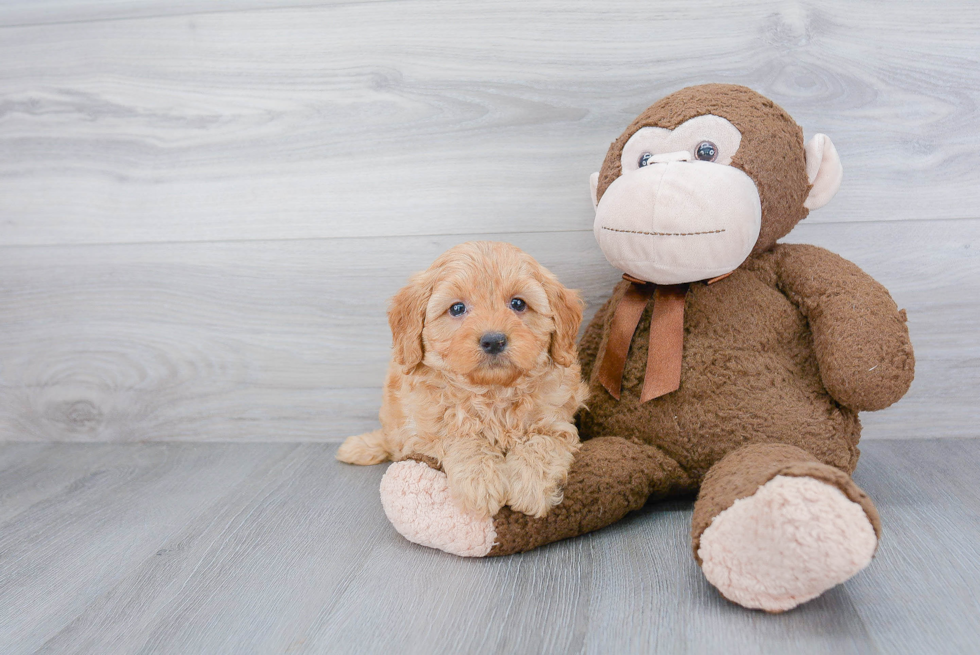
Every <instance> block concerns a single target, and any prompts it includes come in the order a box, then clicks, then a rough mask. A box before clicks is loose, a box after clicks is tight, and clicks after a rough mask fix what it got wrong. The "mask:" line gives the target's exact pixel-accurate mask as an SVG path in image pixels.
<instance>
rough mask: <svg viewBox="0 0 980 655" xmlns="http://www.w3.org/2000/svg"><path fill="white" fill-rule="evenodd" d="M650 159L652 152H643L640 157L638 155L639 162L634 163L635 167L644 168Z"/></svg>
mask: <svg viewBox="0 0 980 655" xmlns="http://www.w3.org/2000/svg"><path fill="white" fill-rule="evenodd" d="M651 159H653V153H652V152H644V153H643V154H642V155H640V161H638V162H636V163H637V165H638V166H639V167H640V168H643V167H644V166H646V165H647V164H649V163H650V160H651Z"/></svg>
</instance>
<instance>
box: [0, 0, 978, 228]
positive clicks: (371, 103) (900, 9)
mask: <svg viewBox="0 0 980 655" xmlns="http://www.w3.org/2000/svg"><path fill="white" fill-rule="evenodd" d="M272 4H273V3H271V2H268V3H266V2H253V1H251V0H247V1H246V0H240V1H239V2H234V3H221V5H220V8H219V11H217V12H216V13H201V11H202V8H204V9H206V7H207V6H205V5H202V4H200V3H193V2H190V1H188V0H182V1H181V2H176V3H164V2H161V1H159V0H154V1H148V2H136V3H125V4H124V3H119V2H114V1H110V0H93V1H90V2H83V3H80V4H77V5H73V4H71V3H68V2H53V1H50V0H45V1H44V2H40V3H38V2H27V1H26V0H19V1H16V2H12V3H4V8H3V9H2V11H0V24H3V23H5V24H6V25H8V27H5V28H0V33H2V38H0V62H3V64H2V67H0V72H2V74H0V98H2V101H0V152H3V153H6V154H5V155H4V156H3V157H0V242H2V243H4V244H65V243H130V242H148V241H150V242H159V241H186V240H195V241H196V240H241V239H270V238H275V239H300V238H313V237H315V238H320V237H337V236H345V237H353V236H382V235H425V234H486V233H515V232H527V231H543V230H559V231H560V230H567V229H587V228H588V227H589V226H590V225H591V222H592V213H591V207H590V203H589V199H588V187H587V179H588V176H589V174H590V173H591V172H592V171H594V170H596V169H597V167H598V166H599V164H600V162H601V161H602V158H603V156H604V154H605V150H606V148H607V146H608V144H609V142H610V141H611V140H612V139H613V138H614V137H615V136H616V135H617V134H618V133H619V132H620V131H621V130H622V129H623V127H624V126H625V125H626V124H627V123H628V122H629V121H630V120H631V119H632V118H633V117H634V116H635V115H636V114H637V113H638V112H639V111H640V110H641V109H642V108H644V107H645V106H647V105H648V104H650V103H651V102H653V101H654V100H656V99H658V98H659V97H661V96H662V95H664V94H666V93H668V92H670V91H672V90H674V89H677V88H680V87H683V86H686V85H689V84H693V83H700V82H706V81H719V82H737V83H743V84H748V85H750V86H752V87H754V88H756V89H758V90H759V91H761V92H763V93H765V94H767V95H769V96H770V97H772V98H773V99H774V100H776V101H777V102H779V103H780V104H782V105H784V106H785V107H786V108H787V109H788V110H789V111H790V112H791V113H792V114H793V115H794V117H795V118H796V119H797V120H798V121H799V122H800V123H801V124H802V125H803V126H804V128H805V129H806V131H807V132H808V134H813V133H815V132H825V133H827V134H829V135H831V137H832V138H833V139H834V141H835V143H837V145H838V149H839V151H840V153H841V157H842V159H843V163H844V167H845V170H846V171H847V173H846V182H845V184H844V187H843V190H842V191H841V194H840V197H839V199H838V200H837V201H836V202H835V203H834V204H833V205H832V206H831V207H828V208H826V209H824V210H822V211H821V212H817V213H816V214H815V215H814V217H813V219H812V220H813V221H814V222H841V221H846V222H850V221H866V220H884V219H922V218H944V219H952V218H966V217H977V213H976V207H977V206H978V204H980V173H978V171H980V109H978V107H980V49H978V48H977V46H976V44H977V43H978V42H980V4H978V3H976V2H975V1H974V0H957V1H951V2H944V3H942V4H937V3H921V2H911V1H906V2H894V3H889V4H888V10H887V11H884V10H883V9H882V5H881V4H880V3H878V2H871V1H862V2H854V1H851V0H847V1H845V0H836V1H834V2H823V1H821V2H817V1H812V2H783V1H782V0H779V1H777V0H767V1H755V2H745V3H734V4H733V3H730V2H727V1H722V0H710V1H705V2H698V3H691V2H688V1H687V0H671V1H670V2H658V3H652V4H651V3H645V4H643V5H637V4H636V3H635V2H628V1H626V0H620V1H617V2H604V3H600V4H596V3H585V2H569V1H567V0H562V1H561V2H558V1H556V0H550V1H547V2H534V3H527V2H520V1H517V0H513V1H509V2H493V3H476V2H461V3H444V2H437V1H435V0H408V1H404V2H395V1H387V2H345V3H321V4H319V5H316V4H311V5H310V6H299V7H285V8H281V9H275V10H272V9H262V10H259V9H255V10H249V9H254V8H255V7H262V6H265V7H269V6H271V5H272ZM298 4H300V5H305V4H309V3H304V2H300V3H298ZM234 9H241V11H232V10H234ZM61 11H64V12H65V14H64V20H65V21H67V22H65V23H63V24H41V25H23V23H25V22H26V23H30V22H42V23H43V22H46V21H50V20H53V19H52V18H51V17H52V16H55V15H56V13H57V12H61ZM159 13H163V14H185V15H157V14H159ZM140 16H146V17H145V18H140ZM109 19H116V20H109ZM122 19H125V20H122ZM18 24H21V26H17V25H18Z"/></svg>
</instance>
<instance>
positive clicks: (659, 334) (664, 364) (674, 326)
mask: <svg viewBox="0 0 980 655" xmlns="http://www.w3.org/2000/svg"><path fill="white" fill-rule="evenodd" d="M728 275H730V273H729V274H725V275H720V276H718V277H716V278H712V279H711V280H708V284H711V283H712V282H717V281H718V280H720V279H722V278H724V277H728ZM623 279H624V280H626V281H628V282H629V283H630V286H629V288H628V289H627V290H626V293H625V294H623V297H622V298H621V299H620V300H619V303H618V304H617V305H616V309H615V311H614V313H613V319H612V324H611V325H610V326H609V337H608V339H607V340H606V352H605V354H604V355H603V357H602V363H601V364H600V365H599V374H598V379H599V382H600V383H601V384H602V386H603V387H605V388H606V391H608V392H609V393H610V394H612V397H613V398H615V399H616V400H619V396H620V393H621V391H622V387H623V369H624V368H625V366H626V355H627V354H629V349H630V343H631V342H632V341H633V334H634V333H635V332H636V326H637V325H639V323H640V317H641V316H643V310H644V309H646V306H647V304H648V303H649V302H650V298H653V313H652V314H651V316H650V341H649V348H648V350H647V368H646V373H645V374H644V377H643V392H642V393H641V394H640V402H641V403H645V402H646V401H648V400H653V399H654V398H659V397H660V396H664V395H666V394H668V393H670V392H672V391H676V390H677V389H678V388H679V387H680V386H681V359H682V357H683V355H684V302H685V299H686V297H687V290H688V287H689V285H688V284H653V283H651V282H644V281H643V280H638V279H636V278H634V277H631V276H629V275H624V276H623Z"/></svg>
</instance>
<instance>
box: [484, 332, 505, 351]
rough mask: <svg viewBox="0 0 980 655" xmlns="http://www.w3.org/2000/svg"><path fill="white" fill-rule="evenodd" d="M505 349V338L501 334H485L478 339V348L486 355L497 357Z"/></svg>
mask: <svg viewBox="0 0 980 655" xmlns="http://www.w3.org/2000/svg"><path fill="white" fill-rule="evenodd" d="M506 347H507V337H506V335H504V334H503V333H501V332H487V333H486V334H484V335H483V336H482V337H480V348H483V352H485V353H486V354H488V355H499V354H500V353H502V352H503V351H504V348H506Z"/></svg>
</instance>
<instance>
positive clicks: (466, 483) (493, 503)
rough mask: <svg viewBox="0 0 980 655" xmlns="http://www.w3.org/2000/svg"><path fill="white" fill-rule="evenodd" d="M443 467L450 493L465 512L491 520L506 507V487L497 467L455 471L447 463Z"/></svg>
mask: <svg viewBox="0 0 980 655" xmlns="http://www.w3.org/2000/svg"><path fill="white" fill-rule="evenodd" d="M443 466H444V467H445V468H446V475H447V476H448V478H449V491H450V493H451V494H452V496H453V499H454V500H455V501H456V503H457V505H459V507H460V509H462V510H463V511H464V512H466V513H468V514H472V515H474V516H479V517H481V518H489V517H492V516H493V515H494V514H496V513H497V512H498V511H500V508H501V507H503V506H504V503H505V499H506V495H507V490H506V485H505V483H504V479H503V477H502V476H501V475H500V473H499V471H497V468H496V467H493V466H485V467H479V468H478V469H475V470H474V469H470V470H453V469H452V468H451V467H450V466H448V465H446V463H445V462H444V463H443Z"/></svg>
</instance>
